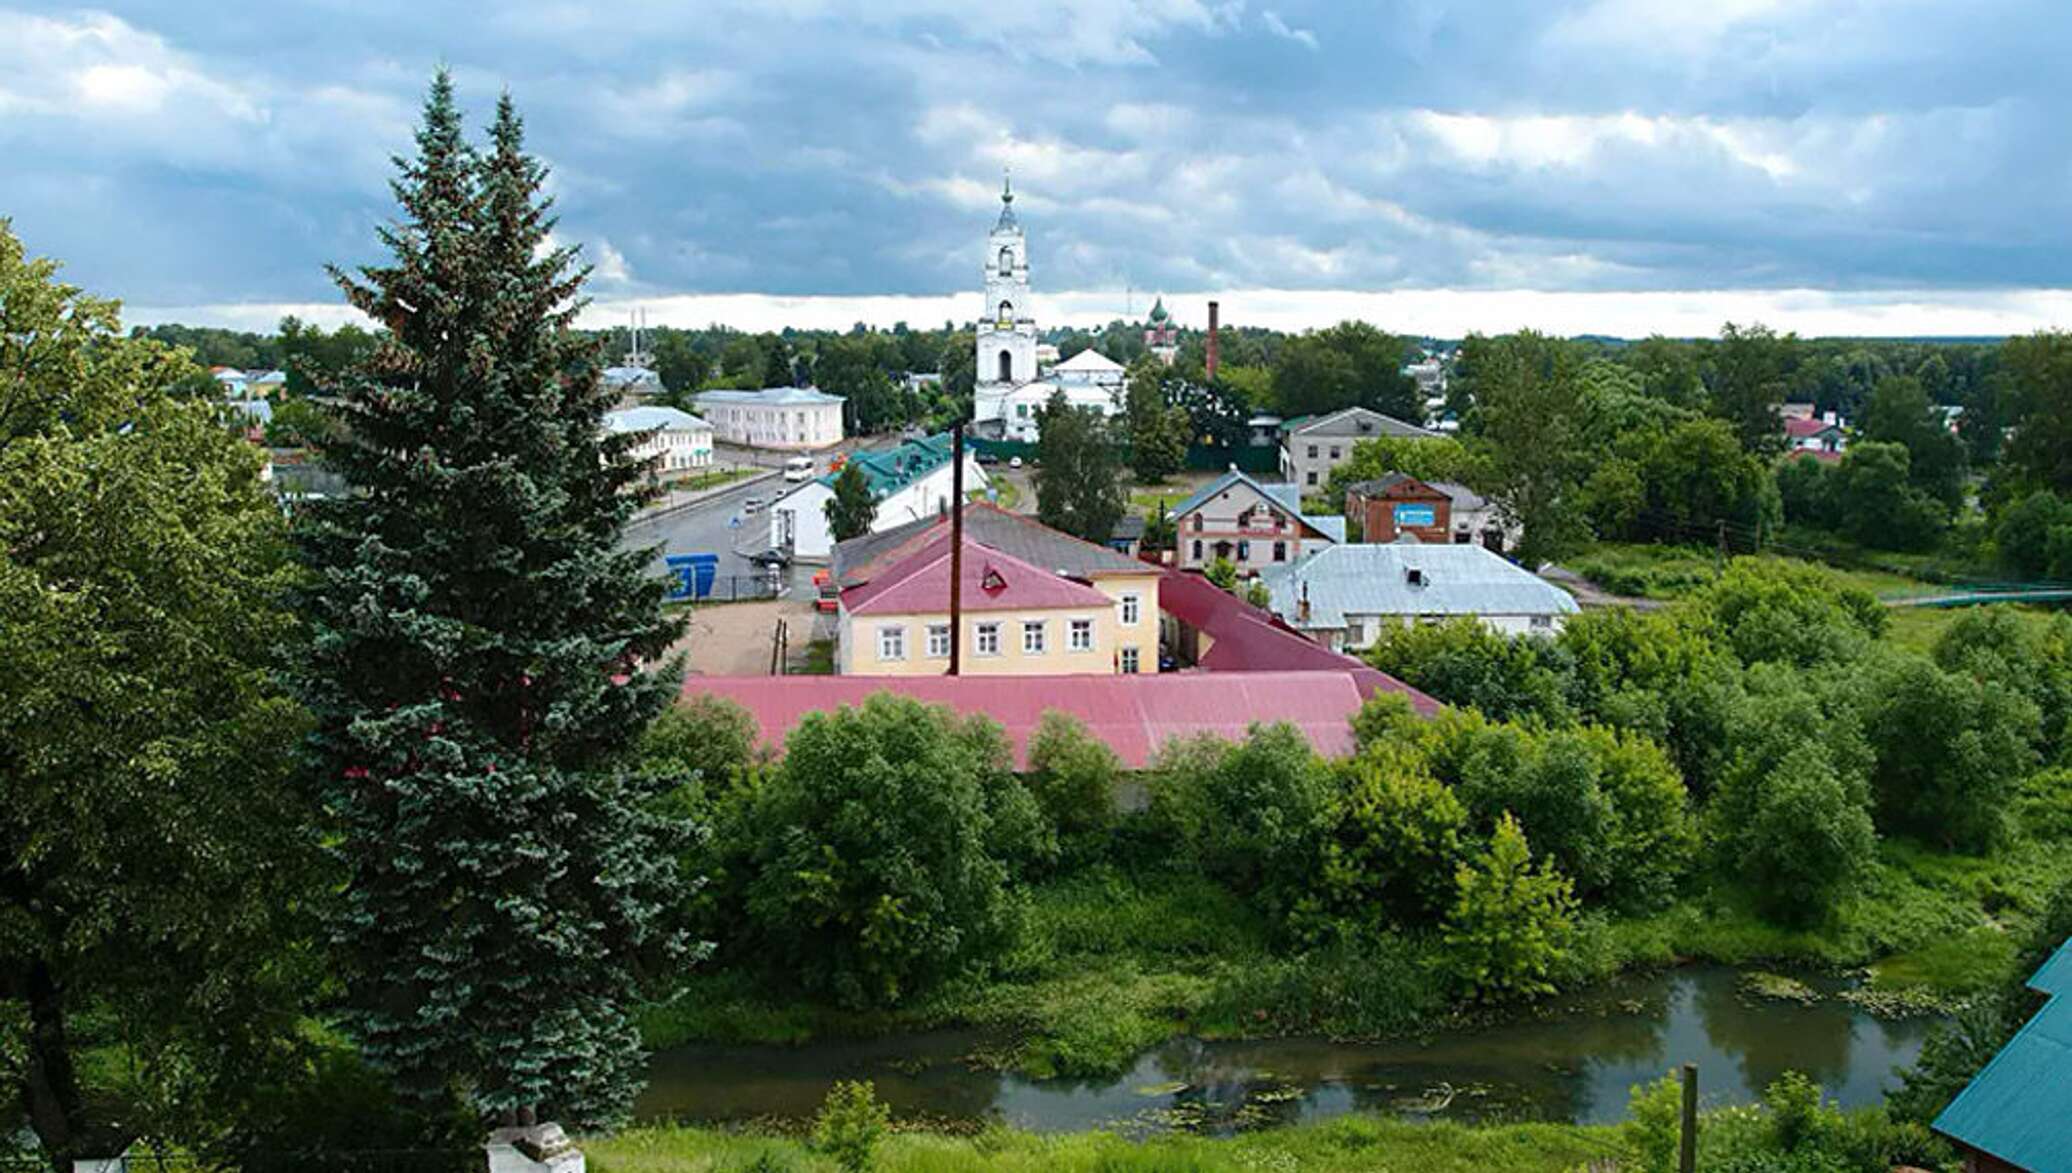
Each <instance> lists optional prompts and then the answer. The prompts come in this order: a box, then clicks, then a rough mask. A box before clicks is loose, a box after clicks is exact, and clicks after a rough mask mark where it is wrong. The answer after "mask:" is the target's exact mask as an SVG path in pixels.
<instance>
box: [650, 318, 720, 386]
mask: <svg viewBox="0 0 2072 1173" xmlns="http://www.w3.org/2000/svg"><path fill="white" fill-rule="evenodd" d="M655 376H656V377H657V378H659V379H661V380H662V386H663V387H664V388H665V389H666V390H668V391H671V392H674V393H676V394H677V395H679V396H682V397H684V398H685V399H688V395H689V393H690V392H692V391H696V390H697V389H698V388H700V387H702V386H704V385H705V380H706V379H708V378H711V377H712V359H711V358H710V357H709V356H708V355H706V353H705V352H704V351H702V350H699V349H698V348H697V347H696V346H694V345H692V343H691V338H690V335H688V334H686V333H685V332H683V331H682V330H666V329H665V330H658V331H656V333H655Z"/></svg>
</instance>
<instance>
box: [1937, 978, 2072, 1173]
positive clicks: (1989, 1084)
mask: <svg viewBox="0 0 2072 1173" xmlns="http://www.w3.org/2000/svg"><path fill="white" fill-rule="evenodd" d="M2029 988H2030V989H2032V990H2035V991H2036V992H2037V993H2039V994H2042V995H2044V996H2045V998H2046V999H2047V1000H2046V1001H2045V1002H2044V1003H2043V1008H2042V1009H2040V1010H2038V1011H2037V1012H2036V1014H2035V1016H2034V1017H2032V1018H2030V1019H2029V1021H2028V1022H2026V1023H2024V1024H2023V1025H2022V1028H2021V1029H2020V1030H2018V1031H2016V1032H2015V1035H2014V1037H2013V1038H2012V1039H2009V1040H2008V1042H2007V1045H2006V1046H2004V1047H2002V1048H2000V1052H1999V1053H1998V1054H1996V1055H1994V1056H1993V1058H1992V1061H1991V1062H1988V1063H1987V1064H1986V1065H1985V1067H1984V1068H1983V1069H1981V1070H1980V1071H1979V1073H1978V1074H1977V1075H1976V1076H1974V1077H1972V1080H1971V1083H1970V1084H1969V1085H1967V1086H1966V1087H1965V1089H1964V1090H1963V1091H1961V1092H1958V1093H1957V1098H1956V1099H1954V1100H1951V1101H1950V1105H1949V1107H1947V1108H1944V1109H1943V1110H1942V1114H1941V1115H1939V1116H1937V1117H1936V1118H1935V1123H1934V1124H1933V1125H1932V1127H1933V1128H1934V1129H1935V1131H1937V1132H1939V1133H1941V1134H1943V1135H1944V1136H1946V1137H1948V1138H1950V1139H1951V1140H1952V1141H1954V1142H1956V1145H1957V1147H1958V1149H1959V1151H1961V1152H1962V1153H1963V1155H1964V1170H1965V1173H2015V1171H2026V1173H2067V1171H2072V941H2066V942H2065V943H2064V944H2062V945H2059V946H2058V950H2057V952H2055V953H2053V954H2051V955H2050V958H2049V960H2047V961H2045V962H2044V963H2043V965H2042V966H2041V967H2039V968H2038V969H2037V970H2036V972H2035V973H2034V974H2033V975H2031V976H2030V978H2029Z"/></svg>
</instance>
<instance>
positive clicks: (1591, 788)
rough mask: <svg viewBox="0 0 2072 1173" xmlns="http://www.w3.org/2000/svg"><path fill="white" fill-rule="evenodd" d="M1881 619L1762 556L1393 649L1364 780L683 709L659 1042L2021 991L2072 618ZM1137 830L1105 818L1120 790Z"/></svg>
mask: <svg viewBox="0 0 2072 1173" xmlns="http://www.w3.org/2000/svg"><path fill="white" fill-rule="evenodd" d="M1885 616H1886V612H1885V609H1884V608H1881V607H1880V606H1878V605H1877V603H1876V601H1875V600H1874V599H1872V598H1871V597H1870V596H1869V595H1868V594H1867V593H1865V592H1864V591H1862V590H1860V589H1858V588H1856V587H1853V586H1850V585H1847V584H1846V583H1844V582H1841V581H1839V580H1837V579H1835V578H1834V577H1833V576H1831V575H1829V574H1827V573H1826V572H1823V571H1821V570H1818V569H1816V568H1813V567H1810V566H1806V565H1803V564H1799V563H1791V562H1785V561H1781V560H1774V559H1773V560H1742V561H1737V562H1735V563H1732V564H1730V565H1729V566H1728V567H1727V569H1726V571H1725V573H1724V574H1720V575H1718V576H1717V577H1716V581H1714V582H1711V583H1709V584H1707V585H1706V586H1704V587H1703V588H1702V589H1699V590H1697V591H1696V592H1695V593H1693V594H1692V595H1691V596H1690V597H1689V598H1688V599H1686V600H1685V601H1683V602H1681V603H1679V604H1677V605H1676V606H1675V607H1673V608H1671V609H1669V610H1667V611H1665V612H1658V613H1654V614H1646V615H1643V614H1637V613H1633V612H1627V611H1607V612H1597V613H1590V614H1586V615H1583V616H1581V617H1579V618H1578V619H1577V620H1576V621H1575V622H1574V623H1573V624H1572V625H1571V626H1570V627H1569V628H1568V629H1567V630H1566V631H1565V632H1564V633H1563V634H1562V635H1561V636H1560V637H1559V638H1558V639H1555V640H1551V641H1550V640H1544V639H1540V640H1534V639H1520V640H1509V639H1506V638H1504V637H1501V636H1496V635H1492V634H1490V633H1488V632H1486V631H1484V630H1482V629H1480V628H1478V627H1475V626H1473V625H1468V624H1462V625H1452V626H1439V627H1419V628H1406V629H1404V630H1403V631H1401V632H1400V633H1399V634H1397V635H1394V636H1392V637H1391V638H1389V639H1387V640H1386V641H1384V642H1383V643H1382V644H1381V646H1380V647H1378V648H1377V649H1376V650H1375V652H1374V654H1373V658H1374V660H1375V662H1376V664H1377V665H1378V666H1380V667H1381V668H1383V669H1384V670H1387V671H1389V672H1392V673H1394V674H1396V675H1398V676H1400V677H1402V678H1404V679H1406V680H1408V681H1410V682H1411V683H1413V684H1416V685H1417V686H1419V687H1421V688H1423V689H1425V690H1427V691H1429V692H1432V693H1434V694H1435V695H1437V696H1439V697H1440V698H1441V699H1444V700H1447V701H1449V702H1452V703H1453V704H1454V705H1455V706H1457V707H1456V708H1455V709H1453V710H1452V711H1449V712H1447V713H1445V714H1443V715H1442V716H1440V717H1438V718H1437V719H1435V720H1430V721H1423V720H1418V719H1416V718H1413V717H1412V716H1411V715H1410V714H1409V713H1408V711H1407V710H1406V709H1404V708H1403V707H1402V706H1401V704H1400V702H1394V703H1391V702H1390V701H1387V700H1380V701H1376V702H1375V703H1373V704H1371V705H1370V706H1369V707H1368V708H1367V709H1366V710H1365V711H1363V712H1362V713H1361V714H1360V716H1359V718H1358V720H1357V722H1356V732H1357V734H1358V743H1359V751H1358V753H1357V754H1356V755H1355V756H1353V757H1351V758H1349V759H1346V760H1343V761H1337V762H1327V761H1324V760H1321V759H1319V758H1317V757H1316V756H1315V755H1314V754H1313V753H1312V752H1311V751H1310V750H1309V748H1308V745H1307V743H1306V742H1305V741H1304V740H1303V739H1302V738H1301V737H1300V736H1299V735H1298V734H1296V733H1295V732H1294V731H1293V730H1291V729H1287V728H1277V727H1270V726H1269V727H1261V728H1258V729H1255V730H1254V731H1253V733H1252V735H1251V736H1250V738H1249V739H1248V740H1246V741H1245V742H1243V743H1240V744H1228V743H1223V742H1219V741H1215V740H1210V739H1197V740H1185V741H1179V742H1176V743H1174V744H1173V745H1171V746H1169V747H1168V748H1167V749H1166V751H1165V752H1164V753H1163V754H1162V755H1161V757H1160V758H1159V760H1158V761H1157V762H1156V764H1155V766H1154V768H1153V769H1151V770H1149V771H1147V772H1145V773H1144V774H1142V775H1141V776H1137V777H1127V776H1125V774H1124V772H1123V771H1121V770H1120V769H1119V768H1118V766H1117V763H1116V762H1115V760H1114V758H1113V757H1112V755H1110V754H1109V753H1108V752H1107V751H1106V750H1105V749H1104V748H1103V747H1102V746H1100V745H1099V744H1098V743H1097V742H1095V741H1093V740H1092V739H1090V738H1089V737H1087V736H1086V734H1085V733H1084V731H1082V730H1080V729H1078V728H1077V727H1075V726H1074V725H1072V724H1071V723H1070V722H1069V721H1067V720H1065V719H1063V718H1061V717H1053V718H1052V719H1051V720H1049V721H1048V722H1046V724H1045V726H1044V728H1043V730H1042V732H1041V734H1040V735H1039V736H1038V737H1037V739H1036V741H1035V743H1034V745H1033V747H1032V753H1031V761H1030V770H1029V771H1028V772H1027V773H1025V774H1022V775H1019V776H1017V775H1016V774H1014V773H1013V772H1011V769H1010V765H1009V756H1008V752H1007V747H1006V744H1005V742H1004V740H1003V738H1002V735H1001V734H1000V732H999V730H998V729H997V728H996V727H993V726H992V725H990V724H988V723H986V722H984V721H983V720H960V719H956V718H953V717H951V716H950V715H949V714H947V713H946V712H943V711H940V710H931V709H928V708H925V707H923V706H920V705H918V704H915V703H913V702H909V701H904V700H899V699H895V698H893V697H890V696H881V697H877V698H874V699H872V700H871V701H869V702H868V703H866V704H865V705H864V706H863V707H862V708H860V709H851V710H843V711H839V712H836V713H830V714H824V715H816V716H814V717H812V718H809V720H808V721H807V722H806V723H805V724H804V725H802V726H801V727H800V728H799V729H798V730H797V731H795V733H794V734H793V736H792V738H791V741H790V742H789V744H788V747H787V754H786V756H785V758H784V760H783V761H782V762H778V763H773V762H770V761H767V760H762V759H760V758H758V757H757V756H756V755H755V754H754V752H753V750H752V746H753V737H752V728H751V726H750V724H749V722H748V719H747V717H746V714H745V713H742V712H740V711H739V710H737V709H732V708H730V707H729V706H727V705H725V704H724V703H723V702H716V701H706V702H702V703H700V704H698V705H695V706H690V707H686V708H682V709H680V710H679V711H677V712H676V713H673V714H671V715H669V716H666V717H665V718H663V720H662V721H661V722H660V723H658V725H657V726H656V727H655V732H654V733H653V734H652V735H651V737H650V739H649V742H648V749H647V752H648V753H649V754H650V756H651V758H652V760H653V761H654V763H655V764H656V765H657V766H658V767H667V768H669V769H672V770H674V769H678V768H681V767H684V766H692V767H696V768H698V769H699V770H700V771H701V773H702V777H703V781H702V782H701V783H699V784H698V785H696V786H694V787H691V788H689V789H687V790H686V791H684V792H683V793H682V794H681V796H680V798H681V801H682V802H683V803H685V804H686V809H687V810H688V811H689V812H690V813H691V814H692V815H693V817H695V818H696V819H697V820H699V821H700V822H702V823H704V824H706V825H707V826H708V827H709V828H710V835H709V836H708V837H707V838H706V840H705V842H704V845H703V846H702V847H701V848H700V849H699V851H698V853H697V857H696V858H695V859H694V860H693V861H692V863H693V864H694V866H695V867H696V868H697V869H698V870H699V871H700V872H701V873H702V874H704V875H705V876H707V877H708V882H707V885H706V887H705V888H704V889H703V890H702V892H701V894H700V897H699V907H698V915H699V918H700V924H701V928H702V931H703V932H704V934H705V935H706V936H708V937H710V938H711V939H713V940H715V941H717V942H719V947H718V949H717V951H716V952H715V954H714V955H713V959H712V962H711V963H710V965H709V966H707V967H706V968H704V969H701V970H699V971H697V972H695V973H692V974H689V975H687V976H686V978H685V980H684V982H683V983H682V985H681V986H680V988H679V990H678V992H677V994H676V995H675V997H673V998H672V999H670V1000H669V1001H667V1002H664V1003H660V1004H657V1005H653V1006H651V1007H649V1008H648V1010H647V1012H646V1014H645V1017H644V1025H645V1027H646V1031H647V1036H648V1039H649V1042H650V1043H651V1044H653V1045H657V1046H667V1045H670V1044H672V1043H677V1042H682V1041H688V1040H713V1041H729V1042H744V1041H795V1040H802V1039H805V1038H809V1037H813V1036H815V1035H822V1034H829V1033H852V1032H877V1031H891V1030H901V1029H912V1028H919V1027H925V1026H933V1025H944V1024H970V1025H978V1026H983V1027H992V1028H996V1030H997V1032H998V1033H997V1037H998V1038H999V1039H1000V1040H1001V1041H1000V1044H999V1050H998V1051H997V1052H996V1053H994V1054H991V1055H988V1056H983V1058H986V1059H988V1060H990V1061H992V1062H995V1063H997V1064H999V1065H1002V1066H1010V1067H1015V1068H1018V1069H1020V1070H1023V1071H1025V1072H1028V1073H1031V1074H1036V1075H1049V1074H1090V1073H1096V1072H1109V1071H1113V1070H1116V1069H1119V1068H1120V1067H1122V1066H1123V1065H1124V1064H1126V1063H1127V1062H1128V1061H1129V1060H1130V1059H1131V1058H1132V1057H1133V1055H1134V1054H1135V1053H1136V1052H1138V1051H1139V1050H1140V1049H1142V1048H1143V1047H1145V1046H1147V1045H1149V1044H1151V1043H1154V1042H1156V1041H1158V1040H1159V1039H1161V1038H1164V1037H1167V1036H1169V1035H1172V1034H1175V1033H1182V1032H1189V1033H1195V1034H1201V1035H1208V1036H1230V1035H1245V1034H1257V1035H1264V1034H1319V1035H1329V1036H1336V1037H1372V1036H1381V1035H1387V1034H1392V1033H1398V1032H1402V1031H1406V1030H1410V1029H1428V1028H1430V1027H1432V1026H1434V1025H1438V1024H1444V1023H1447V1022H1459V1021H1467V1020H1472V1019H1474V1018H1477V1017H1482V1016H1487V1015H1489V1014H1495V1013H1504V1012H1506V1011H1507V1009H1508V1008H1510V1007H1514V1006H1517V1005H1519V1004H1521V1003H1526V1002H1530V1001H1532V1000H1534V999H1536V998H1539V997H1541V996H1543V995H1545V994H1548V993H1550V992H1552V991H1554V990H1556V989H1561V988H1568V987H1573V986H1576V985H1578V984H1582V983H1587V982H1590V981H1592V980H1595V979H1599V978H1601V977H1604V976H1606V975H1608V974H1611V973H1613V972H1616V971H1617V970H1619V969H1621V968H1624V967H1628V966H1633V965H1656V964H1669V963H1673V962H1675V961H1677V960H1681V959H1689V958H1704V959H1710V960H1717V961H1722V962H1727V963H1733V964H1740V963H1747V962H1752V961H1758V960H1761V961H1766V962H1772V963H1779V964H1785V965H1791V964H1799V965H1809V966H1817V967H1821V968H1827V969H1835V968H1843V967H1854V966H1865V965H1868V966H1871V967H1872V973H1873V978H1872V983H1873V985H1874V987H1876V988H1878V989H1880V990H1884V991H1887V992H1889V993H1890V994H1891V995H1892V997H1893V999H1894V1000H1895V1001H1896V1002H1900V1003H1905V1004H1910V1005H1915V1006H1920V1005H1924V1004H1938V1003H1939V1004H1945V1005H1947V1004H1949V1003H1951V1002H1955V1001H1961V1000H1963V999H1966V998H1969V997H1971V996H1973V995H1977V994H1980V993H1982V992H1984V991H1988V990H1991V989H1994V988H1997V987H1998V986H1999V985H2000V983H2001V982H2002V981H2003V979H2004V978H2005V976H2006V970H2007V967H2008V965H2009V964H2010V961H2011V959H2012V958H2013V956H2014V955H2015V953H2016V952H2017V949H2018V948H2019V947H2020V946H2021V945H2022V944H2023V943H2024V942H2026V940H2027V939H2028V934H2029V933H2030V932H2031V931H2032V930H2033V927H2034V926H2035V925H2036V924H2037V923H2038V921H2039V920H2040V919H2041V918H2042V916H2043V914H2044V912H2045V910H2046V908H2047V906H2048V903H2049V900H2050V898H2051V894H2052V893H2053V892H2055V891H2058V890H2059V889H2060V888H2061V886H2062V885H2063V884H2064V883H2065V881H2066V879H2067V877H2068V875H2072V851H2068V850H2067V841H2068V839H2072V771H2067V770H2065V769H2063V768H2061V767H2060V766H2058V765H2057V763H2059V762H2060V761H2061V760H2062V758H2063V754H2064V750H2065V740H2066V730H2065V714H2066V712H2067V708H2068V706H2067V704H2066V698H2067V697H2068V696H2072V620H2068V619H2064V618H2056V619H2046V618H2043V617H2040V616H2035V615H2029V614H2022V613H2017V612H2012V611H2004V610H1986V611H1976V612H1972V613H1969V614H1967V615H1964V616H1961V617H1958V618H1956V619H1954V620H1952V621H1951V624H1950V625H1949V627H1948V629H1947V630H1946V631H1945V632H1944V633H1943V634H1942V635H1941V637H1940V638H1939V639H1937V640H1936V641H1935V642H1934V644H1933V646H1932V648H1931V649H1930V650H1929V651H1926V652H1922V651H1916V650H1910V649H1908V648H1904V647H1900V646H1897V645H1895V644H1894V643H1893V642H1892V641H1889V640H1887V639H1884V638H1882V635H1883V628H1884V623H1885ZM1122 791H1129V792H1132V793H1141V794H1142V796H1143V801H1142V803H1141V805H1134V806H1133V809H1129V810H1126V811H1125V810H1122V809H1119V808H1118V805H1117V803H1116V798H1115V796H1116V795H1117V794H1118V792H1122Z"/></svg>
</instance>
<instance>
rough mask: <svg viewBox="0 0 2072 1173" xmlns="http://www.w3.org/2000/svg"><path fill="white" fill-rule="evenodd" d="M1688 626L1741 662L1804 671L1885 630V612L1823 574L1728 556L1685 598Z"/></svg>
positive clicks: (1850, 655)
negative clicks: (1691, 615) (1691, 617)
mask: <svg viewBox="0 0 2072 1173" xmlns="http://www.w3.org/2000/svg"><path fill="white" fill-rule="evenodd" d="M1692 603H1693V606H1694V607H1695V608H1696V611H1697V616H1696V618H1695V621H1696V622H1698V623H1700V624H1701V625H1702V626H1701V629H1702V630H1707V631H1709V632H1710V633H1712V634H1714V635H1716V636H1717V637H1719V638H1720V639H1721V640H1722V641H1723V642H1724V643H1725V644H1726V646H1727V647H1729V648H1731V649H1733V651H1734V653H1735V655H1737V656H1738V657H1739V658H1740V660H1741V662H1742V663H1743V664H1755V663H1760V662H1762V661H1766V660H1768V661H1777V662H1781V663H1787V664H1796V665H1799V666H1801V667H1808V666H1811V665H1815V664H1823V663H1834V662H1839V661H1846V660H1852V659H1854V658H1856V657H1858V656H1860V655H1861V654H1862V653H1863V651H1864V648H1865V647H1866V645H1867V643H1868V641H1870V640H1872V639H1874V638H1876V637H1877V636H1878V635H1880V634H1881V633H1883V632H1884V630H1885V621H1886V613H1885V608H1884V607H1883V606H1881V605H1880V604H1879V603H1878V600H1877V599H1876V598H1874V597H1872V595H1871V594H1870V592H1868V591H1865V590H1861V589H1859V588H1856V587H1849V586H1843V585H1841V584H1840V583H1839V582H1837V581H1836V579H1835V577H1834V576H1833V575H1832V574H1830V573H1829V572H1828V571H1826V570H1824V569H1822V568H1820V567H1817V566H1810V565H1807V564H1806V563H1803V562H1794V561H1790V560H1788V559H1782V558H1736V559H1734V560H1733V561H1731V562H1729V563H1727V569H1726V573H1724V574H1722V575H1721V576H1720V577H1719V579H1718V581H1716V582H1714V583H1713V584H1712V585H1711V586H1710V587H1707V588H1706V589H1705V590H1704V591H1702V592H1700V593H1699V594H1698V595H1696V596H1694V597H1693V600H1692Z"/></svg>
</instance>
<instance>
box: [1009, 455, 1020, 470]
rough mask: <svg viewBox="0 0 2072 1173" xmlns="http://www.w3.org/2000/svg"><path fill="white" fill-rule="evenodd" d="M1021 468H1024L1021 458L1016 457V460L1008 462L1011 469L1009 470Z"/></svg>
mask: <svg viewBox="0 0 2072 1173" xmlns="http://www.w3.org/2000/svg"><path fill="white" fill-rule="evenodd" d="M1021 466H1022V458H1021V457H1019V456H1016V457H1014V458H1012V459H1010V460H1009V461H1008V462H1007V467H1009V468H1020V467H1021Z"/></svg>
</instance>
